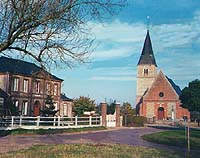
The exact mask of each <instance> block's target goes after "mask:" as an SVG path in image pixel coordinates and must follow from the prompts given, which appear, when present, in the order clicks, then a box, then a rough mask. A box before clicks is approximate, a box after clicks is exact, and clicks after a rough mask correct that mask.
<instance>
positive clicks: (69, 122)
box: [0, 116, 102, 129]
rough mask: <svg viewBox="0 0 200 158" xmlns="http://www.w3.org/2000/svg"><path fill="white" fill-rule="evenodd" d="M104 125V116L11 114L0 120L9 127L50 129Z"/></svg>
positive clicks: (3, 125)
mask: <svg viewBox="0 0 200 158" xmlns="http://www.w3.org/2000/svg"><path fill="white" fill-rule="evenodd" d="M96 126H102V117H101V116H100V117H92V116H89V117H77V116H75V117H60V116H55V117H40V116H37V117H26V116H11V117H6V118H2V119H1V120H0V127H2V128H7V129H15V128H24V129H38V128H42V129H49V128H81V127H96Z"/></svg>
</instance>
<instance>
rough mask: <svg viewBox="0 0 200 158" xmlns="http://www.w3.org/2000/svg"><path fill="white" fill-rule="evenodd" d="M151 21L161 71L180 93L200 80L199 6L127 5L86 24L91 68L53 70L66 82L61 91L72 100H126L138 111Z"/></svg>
mask: <svg viewBox="0 0 200 158" xmlns="http://www.w3.org/2000/svg"><path fill="white" fill-rule="evenodd" d="M147 16H150V19H151V20H150V36H151V40H152V45H153V51H154V55H155V58H156V62H157V65H158V69H162V71H163V72H164V73H165V75H167V76H168V77H170V78H172V79H173V80H174V82H175V83H176V84H178V85H179V86H180V87H181V89H182V88H184V87H185V86H187V84H188V82H190V81H192V80H194V79H197V78H198V79H200V61H199V59H200V1H199V0H189V1H188V0H167V1H166V0H129V1H128V4H127V6H126V7H124V8H123V10H122V11H121V12H120V13H119V14H118V15H116V16H113V17H112V18H111V19H110V20H109V21H105V22H103V23H99V22H93V21H91V22H88V27H89V28H90V29H91V32H92V35H93V36H94V37H95V38H96V43H98V47H97V48H96V49H95V50H94V52H93V53H92V54H91V55H90V61H91V62H90V63H88V64H84V65H79V66H78V67H76V68H73V69H65V70H56V71H53V73H54V74H55V75H57V76H58V77H61V78H63V79H64V82H63V87H62V91H63V92H65V93H66V94H67V96H69V97H71V98H77V97H79V96H90V97H91V98H93V99H95V100H96V102H97V103H99V102H101V101H105V98H106V100H107V101H109V100H110V99H112V100H117V101H119V102H121V103H123V102H126V101H128V102H130V103H131V104H132V106H133V107H134V106H135V95H136V74H137V69H136V65H137V62H138V60H139V56H140V54H141V51H142V47H143V42H144V38H145V35H146V22H147V20H146V17H147Z"/></svg>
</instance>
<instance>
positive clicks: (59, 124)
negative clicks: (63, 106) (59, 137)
mask: <svg viewBox="0 0 200 158" xmlns="http://www.w3.org/2000/svg"><path fill="white" fill-rule="evenodd" d="M58 126H59V127H60V116H58Z"/></svg>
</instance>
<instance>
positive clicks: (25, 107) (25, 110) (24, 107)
mask: <svg viewBox="0 0 200 158" xmlns="http://www.w3.org/2000/svg"><path fill="white" fill-rule="evenodd" d="M27 114H28V101H23V103H22V115H27Z"/></svg>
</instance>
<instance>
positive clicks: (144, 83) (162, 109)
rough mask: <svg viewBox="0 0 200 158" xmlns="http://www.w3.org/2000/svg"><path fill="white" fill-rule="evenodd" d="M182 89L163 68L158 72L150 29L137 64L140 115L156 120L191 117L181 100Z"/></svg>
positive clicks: (138, 110) (138, 111)
mask: <svg viewBox="0 0 200 158" xmlns="http://www.w3.org/2000/svg"><path fill="white" fill-rule="evenodd" d="M180 94H181V89H180V88H179V86H177V85H176V84H175V83H174V82H173V80H172V79H170V78H169V77H167V76H166V75H165V74H164V73H163V72H162V71H161V70H160V71H159V72H157V64H156V60H155V57H154V53H153V49H152V44H151V39H150V35H149V30H147V35H146V38H145V42H144V46H143V49H142V54H141V56H140V59H139V62H138V64H137V91H136V109H137V113H138V115H140V116H145V117H147V118H148V119H154V120H181V119H183V117H184V116H186V117H187V118H188V119H189V118H190V113H189V111H188V110H187V109H184V108H182V107H181V106H180V105H181V102H180V100H179V95H180Z"/></svg>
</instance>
